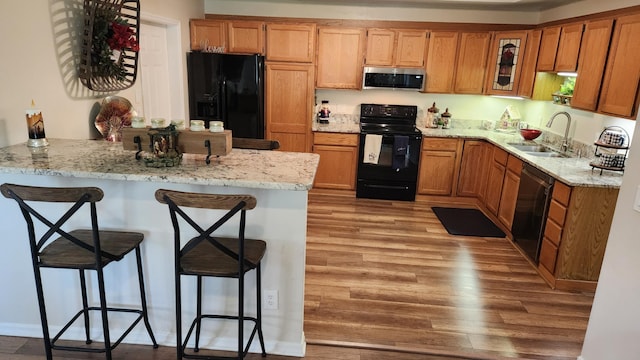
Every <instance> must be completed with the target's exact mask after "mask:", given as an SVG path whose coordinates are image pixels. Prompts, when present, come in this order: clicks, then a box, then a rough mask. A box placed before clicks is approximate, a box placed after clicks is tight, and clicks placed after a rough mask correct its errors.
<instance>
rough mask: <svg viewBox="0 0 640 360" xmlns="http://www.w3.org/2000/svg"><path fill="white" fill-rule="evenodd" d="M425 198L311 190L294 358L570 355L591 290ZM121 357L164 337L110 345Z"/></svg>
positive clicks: (29, 353) (71, 359)
mask: <svg viewBox="0 0 640 360" xmlns="http://www.w3.org/2000/svg"><path fill="white" fill-rule="evenodd" d="M431 205H436V204H433V203H429V202H426V201H420V200H419V201H416V202H396V201H382V200H369V199H355V198H354V197H353V193H342V192H332V191H319V190H313V191H311V193H310V196H309V220H308V240H307V241H308V243H307V269H306V285H305V323H304V330H305V335H306V339H307V343H308V344H309V345H308V346H307V354H306V356H305V359H309V360H383V359H384V360H387V359H393V360H446V359H449V360H452V359H511V358H519V359H557V360H569V359H571V360H575V359H576V358H577V356H578V355H579V354H580V350H581V347H582V341H583V338H584V333H585V329H586V326H587V320H588V317H589V313H590V309H591V304H592V301H593V294H591V293H579V292H564V291H556V290H551V289H550V288H549V287H548V286H547V285H546V284H545V283H544V281H543V280H542V279H541V278H540V277H539V276H538V275H537V273H536V272H535V270H534V269H533V268H532V267H531V265H530V264H529V263H528V262H527V261H526V260H525V259H524V258H523V257H522V255H521V254H520V253H519V252H518V251H517V250H516V249H515V248H514V247H513V245H512V244H511V243H510V242H509V241H508V240H507V239H499V238H478V237H463V236H451V235H449V234H447V232H446V230H445V229H444V228H443V227H442V225H441V224H440V222H439V221H438V219H437V218H436V217H435V215H434V214H433V212H432V211H431V209H430V206H431ZM437 205H443V204H437ZM267 336H268V335H267ZM43 358H44V346H43V344H42V340H41V339H30V338H19V337H8V336H0V360H9V359H11V360H36V359H43ZM54 358H55V359H56V360H77V359H104V355H100V354H94V355H87V354H83V353H68V352H64V353H60V352H56V353H55V356H54ZM122 359H151V360H165V359H175V348H172V347H164V346H163V347H160V348H159V349H155V350H154V349H152V348H151V347H150V346H142V345H129V344H121V345H120V346H119V347H118V348H117V349H116V350H115V352H114V360H122ZM248 359H250V360H257V359H261V357H260V356H259V355H257V354H252V355H251V356H250V357H248ZM267 359H271V360H293V359H297V358H294V357H285V356H276V355H269V356H268V358H267Z"/></svg>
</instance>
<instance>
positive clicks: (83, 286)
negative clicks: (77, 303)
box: [78, 269, 91, 344]
mask: <svg viewBox="0 0 640 360" xmlns="http://www.w3.org/2000/svg"><path fill="white" fill-rule="evenodd" d="M78 272H79V273H80V291H81V292H82V311H83V315H84V333H85V336H86V338H87V340H86V341H85V343H86V344H91V334H90V332H89V327H90V326H89V302H88V301H87V281H86V279H85V277H84V270H83V269H78Z"/></svg>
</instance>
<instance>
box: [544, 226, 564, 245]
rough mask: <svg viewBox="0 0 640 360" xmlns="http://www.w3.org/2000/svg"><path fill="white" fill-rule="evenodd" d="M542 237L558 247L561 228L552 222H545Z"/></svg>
mask: <svg viewBox="0 0 640 360" xmlns="http://www.w3.org/2000/svg"><path fill="white" fill-rule="evenodd" d="M544 237H545V238H547V239H549V240H550V241H551V242H553V243H554V244H555V245H556V246H558V245H560V239H561V238H562V226H560V225H558V224H556V223H555V222H554V221H552V220H547V225H546V226H545V227H544Z"/></svg>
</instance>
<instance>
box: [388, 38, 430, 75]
mask: <svg viewBox="0 0 640 360" xmlns="http://www.w3.org/2000/svg"><path fill="white" fill-rule="evenodd" d="M426 46H427V31H426V30H425V31H421V30H398V44H397V48H396V56H395V64H396V65H397V66H407V67H423V66H424V52H425V49H426Z"/></svg>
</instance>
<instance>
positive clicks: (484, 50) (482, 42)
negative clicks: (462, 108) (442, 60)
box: [453, 32, 491, 94]
mask: <svg viewBox="0 0 640 360" xmlns="http://www.w3.org/2000/svg"><path fill="white" fill-rule="evenodd" d="M490 41H491V34H490V33H488V32H479V33H470V32H464V33H462V34H461V35H460V47H459V49H458V57H457V60H456V75H455V83H454V87H453V91H454V92H455V93H457V94H482V90H483V88H484V77H485V74H486V68H487V56H488V54H489V43H490Z"/></svg>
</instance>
